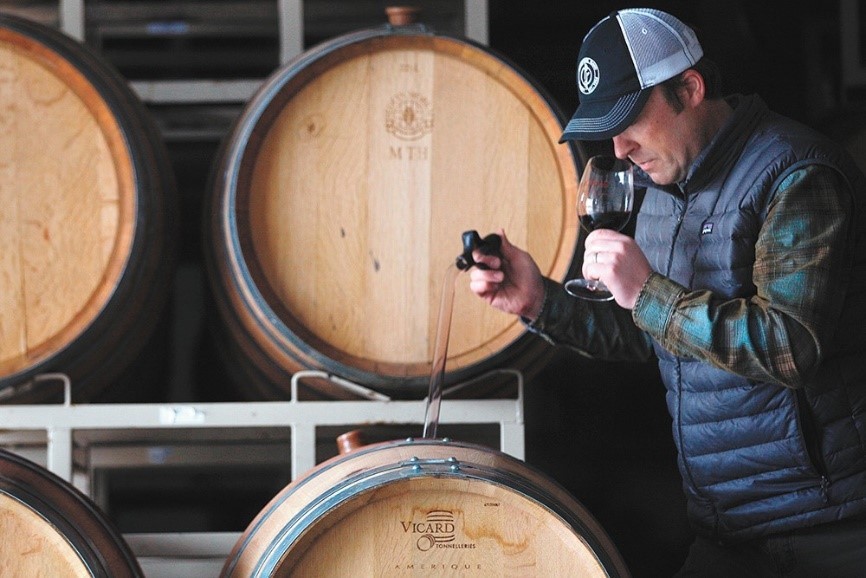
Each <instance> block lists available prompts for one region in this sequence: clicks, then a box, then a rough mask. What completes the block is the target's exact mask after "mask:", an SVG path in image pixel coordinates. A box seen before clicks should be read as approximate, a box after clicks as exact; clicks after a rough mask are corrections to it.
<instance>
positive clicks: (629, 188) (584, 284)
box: [565, 155, 634, 301]
mask: <svg viewBox="0 0 866 578" xmlns="http://www.w3.org/2000/svg"><path fill="white" fill-rule="evenodd" d="M633 203H634V178H633V174H632V164H631V163H630V162H629V161H628V160H623V159H618V158H616V157H614V156H610V155H599V156H594V157H592V158H590V159H589V161H587V163H586V168H585V169H584V170H583V176H581V179H580V184H579V185H578V188H577V218H578V220H579V221H580V225H581V226H582V227H583V228H584V229H586V230H587V231H594V230H595V229H613V230H615V231H619V230H621V229H622V228H623V227H625V226H626V223H628V220H629V218H631V209H632V204H633ZM565 290H566V291H568V292H569V293H570V294H571V295H574V296H575V297H580V298H581V299H588V300H590V301H610V300H611V299H613V295H612V294H611V293H610V291H609V290H608V289H607V287H605V286H604V283H602V282H601V281H599V280H598V279H583V278H578V279H570V280H568V281H566V282H565Z"/></svg>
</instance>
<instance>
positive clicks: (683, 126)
mask: <svg viewBox="0 0 866 578" xmlns="http://www.w3.org/2000/svg"><path fill="white" fill-rule="evenodd" d="M690 113H691V110H690V108H689V106H688V104H687V105H686V108H685V110H683V111H682V112H679V113H678V112H676V111H675V110H674V108H673V107H672V106H671V105H670V104H669V103H668V102H667V100H665V97H664V94H663V93H662V89H661V88H659V87H655V88H654V89H653V91H652V93H651V94H650V97H649V100H648V101H647V103H646V105H645V106H644V108H643V110H642V111H641V113H640V115H638V117H637V119H635V121H634V122H633V123H632V124H631V125H629V127H628V128H626V129H625V130H624V131H623V132H621V133H620V134H618V135H617V136H615V137H613V146H614V152H615V153H616V156H618V157H620V158H626V157H628V158H629V159H631V161H632V162H633V163H634V164H636V165H638V166H639V167H640V168H641V169H643V171H644V172H646V173H647V174H648V175H649V176H650V178H652V180H653V182H654V183H656V184H658V185H669V184H672V183H678V182H680V181H682V180H684V179H685V177H686V174H687V173H688V169H689V166H690V165H691V163H692V161H693V160H694V159H695V157H696V156H697V154H698V153H699V152H700V147H697V150H693V149H695V148H696V143H697V141H698V133H696V131H695V129H696V128H699V127H695V126H693V119H694V115H692V114H690Z"/></svg>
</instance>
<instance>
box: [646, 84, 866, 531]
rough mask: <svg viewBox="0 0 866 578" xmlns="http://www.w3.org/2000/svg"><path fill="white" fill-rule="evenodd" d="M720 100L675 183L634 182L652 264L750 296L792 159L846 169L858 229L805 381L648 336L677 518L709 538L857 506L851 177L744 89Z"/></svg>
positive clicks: (865, 467)
mask: <svg viewBox="0 0 866 578" xmlns="http://www.w3.org/2000/svg"><path fill="white" fill-rule="evenodd" d="M731 102H732V104H733V105H734V106H735V107H736V108H735V112H734V117H733V121H732V122H731V123H729V125H728V126H727V127H726V128H725V129H723V131H722V132H721V133H720V135H719V136H718V137H717V138H716V140H715V141H714V142H713V143H712V144H711V145H710V147H708V149H707V151H705V152H704V153H703V154H702V156H701V158H699V159H698V161H697V163H698V164H696V165H695V167H693V170H692V173H691V176H690V177H689V179H688V181H687V184H686V185H684V187H683V190H680V188H678V187H673V188H671V187H665V188H658V187H653V186H650V187H649V188H648V189H647V192H646V195H645V197H644V200H643V204H642V205H641V208H640V211H639V215H638V219H637V225H636V227H637V228H636V234H635V238H636V239H637V242H638V244H639V245H640V246H641V248H642V249H643V250H644V252H645V253H646V255H647V257H648V258H649V260H650V263H651V264H652V266H653V268H654V269H655V270H656V271H658V272H660V273H661V274H663V275H666V276H668V277H670V278H671V279H673V280H675V281H677V282H678V283H680V284H682V285H684V286H685V287H687V288H691V289H709V290H711V291H713V292H714V293H716V294H718V295H719V296H720V297H723V298H736V297H746V298H748V297H751V296H753V295H755V293H756V289H755V286H754V285H753V283H752V266H753V264H754V261H755V243H756V241H757V239H758V235H759V232H760V228H761V225H762V223H763V221H764V217H765V216H766V212H767V209H768V206H769V203H770V201H771V199H772V195H773V194H774V192H775V186H776V185H777V184H778V183H779V182H781V180H782V179H783V178H784V177H785V176H786V175H788V174H790V172H791V171H792V170H795V169H796V168H798V167H800V166H802V165H803V164H804V163H806V164H808V163H821V164H825V165H828V166H831V167H834V168H836V169H837V170H839V171H840V172H841V173H842V174H843V175H845V176H846V178H847V179H848V181H849V182H850V183H851V185H852V190H853V192H854V199H855V205H856V206H857V209H856V211H857V213H858V217H856V218H855V219H854V223H855V225H854V226H855V227H857V228H859V230H856V231H854V235H856V239H855V241H854V243H855V244H853V245H852V247H853V250H854V251H855V255H854V258H853V261H854V265H853V270H852V281H851V284H850V286H849V288H848V298H846V302H845V311H844V314H843V319H842V321H840V325H839V327H838V329H837V331H836V342H835V343H833V344H830V347H829V348H828V351H829V353H828V355H827V357H826V358H825V360H824V361H823V363H822V366H821V368H820V369H819V371H818V372H817V374H816V375H815V376H814V379H812V380H811V382H810V383H809V384H808V385H807V386H806V387H804V388H802V389H797V390H795V389H790V388H786V387H782V386H780V385H778V384H762V383H755V382H753V381H750V380H748V379H746V378H743V377H740V376H737V375H734V374H732V373H729V372H726V371H723V370H721V369H717V368H715V367H712V366H710V365H708V364H706V363H703V362H700V361H696V360H692V359H685V358H679V357H676V356H674V355H672V354H671V353H669V352H667V351H665V350H664V349H662V348H661V347H660V346H658V344H656V345H655V350H656V354H657V356H658V358H659V367H660V369H661V374H662V379H663V381H664V383H665V386H666V388H667V405H668V409H669V411H670V414H671V417H672V418H673V434H674V439H675V442H676V445H677V449H678V450H679V458H678V459H679V468H680V472H681V474H682V477H683V485H684V488H685V491H686V495H687V498H688V513H689V518H690V520H691V522H692V524H693V525H694V526H695V528H696V530H697V531H699V532H700V533H702V534H704V535H707V536H709V537H711V538H714V539H718V540H722V541H736V540H742V539H747V538H752V537H757V536H761V535H766V534H769V533H773V532H778V531H785V530H790V529H794V528H798V527H803V526H809V525H813V524H819V523H823V522H828V521H832V520H837V519H841V518H844V517H847V516H850V515H855V514H859V513H866V336H864V333H863V329H862V328H863V327H864V325H866V230H864V229H866V215H864V214H863V211H864V210H866V184H864V180H863V179H864V177H863V175H862V174H861V173H860V171H859V170H857V169H856V168H855V167H854V165H853V163H852V161H851V159H850V158H849V157H848V156H847V154H845V153H844V151H843V150H842V149H841V148H840V147H838V146H836V145H835V144H833V143H832V142H830V141H828V140H825V139H824V138H823V137H820V136H819V135H817V134H816V133H814V132H813V131H811V130H810V129H808V128H807V127H805V126H802V125H800V124H797V123H795V122H793V121H790V120H788V119H785V118H783V117H781V116H778V115H776V114H774V113H772V112H770V111H769V110H768V109H767V107H766V106H765V104H764V103H763V101H761V100H760V99H759V98H758V97H756V96H750V97H733V98H732V99H731Z"/></svg>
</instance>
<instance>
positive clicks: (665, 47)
mask: <svg viewBox="0 0 866 578" xmlns="http://www.w3.org/2000/svg"><path fill="white" fill-rule="evenodd" d="M703 54H704V51H703V49H702V48H701V45H700V43H699V42H698V38H697V36H696V35H695V33H694V31H693V30H692V29H691V28H689V27H688V26H686V25H685V24H683V23H682V22H680V21H679V20H678V19H676V18H675V17H673V16H671V15H670V14H668V13H666V12H662V11H660V10H653V9H651V8H630V9H625V10H618V11H616V12H614V13H612V14H611V15H609V16H607V17H605V18H604V19H602V20H601V21H600V22H599V23H598V24H596V25H595V26H593V27H592V29H591V30H590V31H589V32H588V33H587V35H586V37H585V38H584V39H583V44H582V45H581V47H580V54H579V55H578V57H577V88H578V97H579V99H580V105H579V106H578V107H577V112H575V113H574V116H573V117H572V119H571V120H570V121H569V122H568V124H567V125H566V126H565V130H564V131H563V133H562V138H561V139H560V142H563V141H566V140H603V139H608V138H612V137H614V136H616V135H618V134H619V133H621V132H622V131H623V130H625V129H626V128H627V127H628V125H630V124H631V123H632V122H634V119H635V118H637V115H638V114H639V113H640V111H641V110H642V109H643V106H644V105H645V104H646V101H647V99H649V95H650V91H651V88H652V87H653V86H655V85H657V84H659V83H662V82H664V81H665V80H668V79H670V78H673V77H674V76H676V75H677V74H679V73H681V72H683V71H684V70H688V69H689V68H691V67H692V66H694V65H695V63H697V61H698V60H700V59H701V57H702V56H703Z"/></svg>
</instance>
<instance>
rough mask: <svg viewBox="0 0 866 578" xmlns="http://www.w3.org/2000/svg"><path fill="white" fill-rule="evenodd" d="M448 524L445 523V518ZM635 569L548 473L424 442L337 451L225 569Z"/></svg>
mask: <svg viewBox="0 0 866 578" xmlns="http://www.w3.org/2000/svg"><path fill="white" fill-rule="evenodd" d="M437 524H439V525H437ZM455 565H456V566H457V568H458V569H460V570H463V569H464V568H465V567H468V568H469V569H471V570H472V571H473V572H475V573H478V574H479V575H497V576H498V575H512V574H520V575H534V576H628V575H629V574H628V570H627V568H626V566H625V564H624V562H623V561H622V559H621V557H620V556H619V554H618V552H617V551H616V549H615V547H614V546H613V544H612V543H611V542H610V540H609V538H608V537H607V535H606V534H605V532H604V530H603V529H602V528H601V527H600V526H599V525H598V524H597V522H596V521H595V520H594V519H593V518H592V516H591V515H590V514H589V513H588V512H587V511H586V510H585V509H584V508H583V507H582V506H581V505H580V504H579V503H578V502H576V501H575V500H574V498H572V497H571V496H570V495H569V494H568V493H567V492H565V491H564V490H563V489H562V488H561V487H560V486H558V485H557V484H555V483H554V482H553V481H551V480H550V479H549V478H547V477H546V476H544V475H543V474H541V473H540V472H538V471H537V470H534V469H533V468H530V467H529V466H527V465H526V464H525V463H523V462H521V461H520V460H516V459H514V458H512V457H510V456H508V455H506V454H503V453H501V452H498V451H494V450H490V449H488V448H483V447H481V446H476V445H473V444H466V443H455V442H444V441H439V440H418V441H411V440H409V441H402V442H386V443H381V444H373V445H370V446H364V447H362V448H358V449H355V450H353V451H352V452H350V453H347V454H344V455H340V456H337V457H335V458H332V459H331V460H328V461H327V462H324V463H323V464H320V465H319V466H318V467H316V468H314V469H313V470H311V471H310V472H307V473H305V474H304V475H302V476H301V477H299V478H298V479H297V480H295V481H294V482H292V484H290V485H289V486H287V487H286V488H285V489H284V490H283V491H282V492H280V493H279V494H278V495H277V496H275V497H274V498H273V500H271V502H270V503H269V504H268V505H267V506H266V507H265V508H264V509H263V510H262V511H261V512H260V513H259V515H258V516H257V517H256V519H255V520H253V522H252V523H251V524H250V525H249V526H248V528H247V529H246V531H245V532H244V533H243V535H242V536H241V538H240V539H239V540H238V542H237V543H236V545H235V547H234V549H233V551H232V553H231V554H230V555H229V557H228V559H227V561H226V565H225V566H224V569H223V574H222V575H223V576H224V577H225V578H228V577H234V576H237V577H240V576H243V577H251V576H304V575H309V574H308V573H309V572H311V571H313V569H315V574H316V575H318V576H343V575H349V574H354V573H358V574H363V575H376V576H392V575H393V576H399V575H405V574H406V573H407V572H411V571H412V570H414V571H415V572H419V573H420V574H422V575H435V569H437V568H438V569H440V571H442V570H448V571H450V570H451V569H452V566H455Z"/></svg>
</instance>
